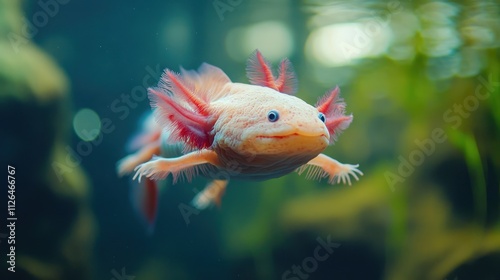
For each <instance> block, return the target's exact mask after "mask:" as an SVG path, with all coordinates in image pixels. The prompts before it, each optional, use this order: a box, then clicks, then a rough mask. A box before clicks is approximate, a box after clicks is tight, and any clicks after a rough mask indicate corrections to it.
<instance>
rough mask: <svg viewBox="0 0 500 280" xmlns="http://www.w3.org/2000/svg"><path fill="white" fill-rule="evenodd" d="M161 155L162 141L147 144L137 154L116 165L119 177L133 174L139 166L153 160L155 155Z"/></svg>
mask: <svg viewBox="0 0 500 280" xmlns="http://www.w3.org/2000/svg"><path fill="white" fill-rule="evenodd" d="M159 153H160V141H159V140H157V141H154V142H152V143H149V144H147V145H146V146H145V147H143V148H141V149H140V150H138V151H137V152H135V153H133V154H131V155H128V156H126V157H124V158H123V159H121V160H120V161H119V162H118V163H117V164H116V171H117V172H118V175H119V176H124V175H126V174H128V173H131V172H132V171H133V170H134V168H135V167H136V166H137V165H139V164H141V163H143V162H145V161H147V160H149V159H151V158H152V157H153V155H155V154H159Z"/></svg>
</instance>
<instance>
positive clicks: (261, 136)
mask: <svg viewBox="0 0 500 280" xmlns="http://www.w3.org/2000/svg"><path fill="white" fill-rule="evenodd" d="M292 136H302V137H316V138H320V137H324V138H326V135H325V134H319V135H318V134H316V135H307V134H299V133H292V134H287V135H257V137H256V138H264V139H284V138H290V137H292Z"/></svg>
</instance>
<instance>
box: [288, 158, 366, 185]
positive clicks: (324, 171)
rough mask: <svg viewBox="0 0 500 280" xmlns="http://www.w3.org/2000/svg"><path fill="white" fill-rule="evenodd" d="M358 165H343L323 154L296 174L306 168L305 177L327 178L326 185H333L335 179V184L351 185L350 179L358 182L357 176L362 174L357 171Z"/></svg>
mask: <svg viewBox="0 0 500 280" xmlns="http://www.w3.org/2000/svg"><path fill="white" fill-rule="evenodd" d="M358 166H359V165H358V164H355V165H353V164H344V163H340V162H338V161H336V160H334V159H333V158H331V157H328V156H326V155H324V154H319V155H318V156H317V157H315V158H313V159H312V160H310V161H309V162H308V163H307V164H305V165H303V166H301V167H299V168H298V169H297V172H298V173H299V174H301V173H302V172H304V171H305V170H306V169H307V168H308V167H309V169H308V171H307V175H306V176H307V177H308V178H312V179H321V178H324V177H328V183H330V184H333V183H334V182H335V179H337V183H340V181H342V183H344V184H345V183H347V184H349V185H351V177H350V176H352V177H354V178H355V179H356V180H358V179H359V178H358V175H363V172H361V171H359V170H358V168H357V167H358Z"/></svg>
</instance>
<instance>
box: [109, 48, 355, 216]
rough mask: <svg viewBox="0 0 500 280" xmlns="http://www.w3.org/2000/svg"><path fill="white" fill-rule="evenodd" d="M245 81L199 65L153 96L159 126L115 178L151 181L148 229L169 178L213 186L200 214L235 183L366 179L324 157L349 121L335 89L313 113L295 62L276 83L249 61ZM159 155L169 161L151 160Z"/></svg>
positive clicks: (168, 79) (261, 64)
mask: <svg viewBox="0 0 500 280" xmlns="http://www.w3.org/2000/svg"><path fill="white" fill-rule="evenodd" d="M247 75H248V77H249V79H250V82H251V85H249V84H241V83H233V82H231V80H230V79H229V78H228V77H227V76H226V74H224V72H223V71H222V70H220V69H219V68H217V67H214V66H211V65H209V64H202V65H201V67H200V68H199V69H198V72H196V71H186V70H184V69H181V74H180V75H178V74H175V73H174V72H172V71H170V70H168V69H167V70H165V72H164V74H163V75H162V77H161V80H160V82H159V84H158V87H156V88H150V89H149V98H150V100H151V107H152V108H153V109H154V118H155V120H156V124H155V123H154V122H153V121H152V119H151V118H150V120H149V121H148V123H149V125H148V126H147V129H146V132H145V133H143V135H141V136H139V137H138V138H136V141H135V145H136V146H142V147H141V148H140V149H139V150H138V151H137V152H136V153H135V154H132V155H129V156H127V157H126V158H124V159H123V160H122V161H120V162H119V163H118V172H119V174H121V175H123V174H127V173H131V172H132V171H133V170H135V171H136V173H135V175H134V177H133V178H134V179H138V181H139V182H140V181H141V178H142V177H146V178H147V180H146V188H145V191H146V194H145V195H144V196H143V197H142V198H143V203H144V204H146V206H145V208H144V209H143V210H144V211H145V212H146V216H147V219H148V220H149V221H150V222H152V221H154V218H155V215H156V214H155V211H156V207H157V202H156V199H157V193H158V192H157V190H156V187H155V181H156V180H160V179H165V178H166V177H167V176H168V175H169V174H170V175H172V177H173V182H174V183H175V181H176V180H177V179H178V178H179V177H185V178H187V179H188V180H189V179H190V178H192V177H193V176H194V175H197V174H202V175H204V176H206V177H209V178H210V179H212V181H211V182H210V183H209V184H208V185H207V186H206V188H205V189H204V190H203V191H202V192H200V193H199V194H198V195H197V196H196V197H195V198H194V200H193V205H194V206H195V207H197V208H199V209H203V208H206V207H207V206H209V205H210V204H219V203H220V199H221V196H222V195H223V193H224V190H225V188H226V185H227V184H228V182H229V179H231V178H237V179H252V180H265V179H271V178H276V177H280V176H283V175H285V174H288V173H290V172H292V171H298V172H299V173H302V172H303V171H304V170H305V169H306V167H312V168H311V169H309V172H308V176H309V177H312V178H317V179H319V178H323V177H328V178H329V180H328V182H329V183H334V182H335V181H336V182H337V183H339V182H340V181H342V182H343V183H348V184H349V185H350V184H351V179H350V176H352V177H354V178H355V179H356V180H358V176H357V175H358V174H359V175H362V172H361V171H359V170H358V169H357V167H358V165H351V164H342V163H340V162H338V161H336V160H334V159H332V158H330V157H328V156H326V155H324V154H321V152H322V151H323V150H324V149H325V148H326V147H327V146H328V145H330V144H333V142H334V140H335V139H336V137H337V136H338V135H339V133H340V132H341V131H342V130H344V129H345V128H347V127H348V126H349V124H350V123H351V121H352V115H350V116H345V115H344V110H345V103H343V102H342V100H341V99H339V97H338V95H339V89H338V87H336V88H335V89H333V90H331V91H329V92H327V93H326V95H325V96H324V97H323V98H321V99H320V100H319V101H318V103H317V104H316V106H315V107H313V106H311V105H309V104H307V103H306V102H304V101H303V100H301V99H299V98H297V97H295V96H293V94H294V93H295V92H296V90H297V82H296V77H295V73H294V70H293V68H292V65H291V63H290V61H289V60H288V59H284V60H282V61H281V63H280V65H279V72H278V75H277V77H276V76H275V75H274V74H273V71H272V69H271V67H270V64H269V63H268V61H266V59H265V58H264V57H263V56H262V54H261V53H260V52H259V51H255V52H254V53H253V54H252V56H251V57H250V59H249V61H248V65H247ZM160 152H162V153H163V156H165V157H156V156H154V157H153V155H155V154H160ZM152 157H153V158H152Z"/></svg>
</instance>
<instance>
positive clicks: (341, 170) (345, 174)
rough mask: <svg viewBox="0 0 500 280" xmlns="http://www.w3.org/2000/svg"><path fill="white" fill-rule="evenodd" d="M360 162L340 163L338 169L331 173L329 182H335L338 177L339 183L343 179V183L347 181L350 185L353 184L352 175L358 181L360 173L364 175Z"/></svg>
mask: <svg viewBox="0 0 500 280" xmlns="http://www.w3.org/2000/svg"><path fill="white" fill-rule="evenodd" d="M358 167H359V164H346V163H340V164H339V165H338V171H337V172H336V173H335V174H333V176H332V175H330V178H329V180H328V181H329V182H330V183H333V181H334V180H335V178H337V184H340V181H342V183H343V184H345V183H346V182H347V184H348V185H349V186H350V185H351V177H350V176H352V177H354V179H356V181H358V180H359V177H358V175H360V176H362V175H363V172H361V171H360V170H359V169H358Z"/></svg>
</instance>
